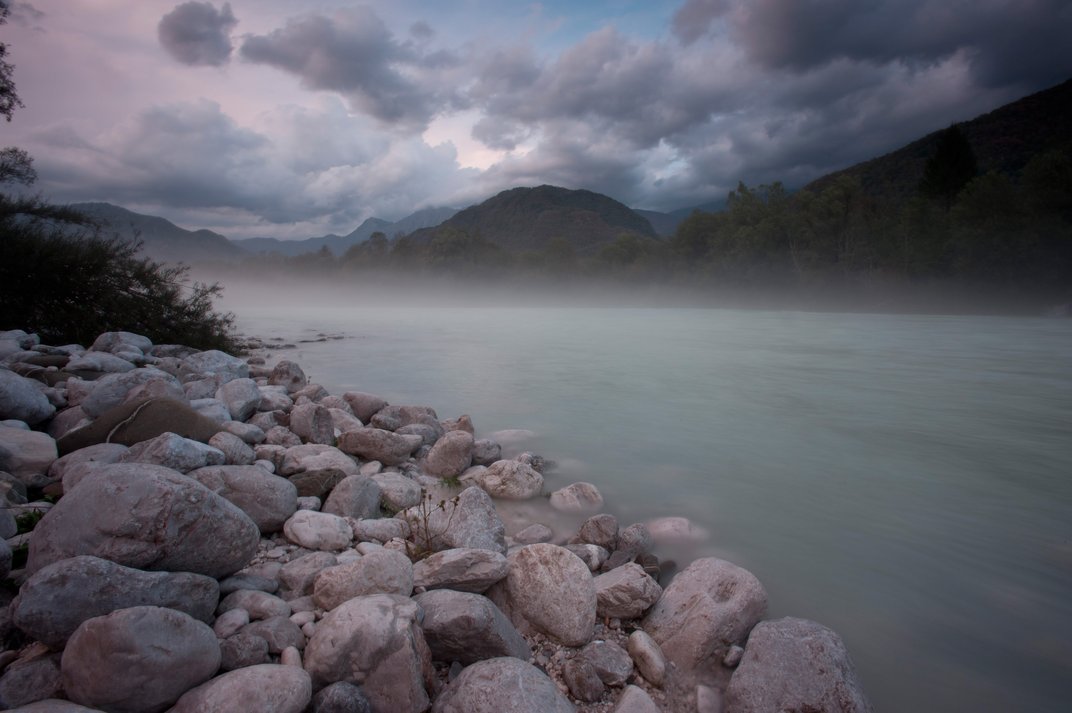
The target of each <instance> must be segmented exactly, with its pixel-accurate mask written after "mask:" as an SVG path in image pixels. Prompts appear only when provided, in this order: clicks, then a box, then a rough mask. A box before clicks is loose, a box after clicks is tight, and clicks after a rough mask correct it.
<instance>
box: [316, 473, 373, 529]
mask: <svg viewBox="0 0 1072 713" xmlns="http://www.w3.org/2000/svg"><path fill="white" fill-rule="evenodd" d="M321 510H322V511H323V512H328V513H331V514H332V515H339V516H341V517H353V518H358V519H360V518H366V517H377V516H378V515H379V514H380V486H379V485H376V481H375V480H373V479H372V478H369V477H368V476H366V475H360V474H356V473H355V474H354V475H350V476H347V477H346V478H344V479H343V480H341V481H339V483H338V484H337V485H336V486H335V488H334V489H333V490H332V491H331V495H329V496H328V499H327V500H325V501H324V507H322V508H321Z"/></svg>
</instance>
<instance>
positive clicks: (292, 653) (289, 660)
mask: <svg viewBox="0 0 1072 713" xmlns="http://www.w3.org/2000/svg"><path fill="white" fill-rule="evenodd" d="M309 626H313V624H310V625H309ZM279 663H281V664H283V665H284V666H293V667H294V668H300V669H301V670H303V671H304V670H305V668H304V667H303V666H302V660H301V651H299V650H298V649H297V648H295V647H293V646H288V647H287V648H285V649H283V651H282V652H281V653H280V654H279Z"/></svg>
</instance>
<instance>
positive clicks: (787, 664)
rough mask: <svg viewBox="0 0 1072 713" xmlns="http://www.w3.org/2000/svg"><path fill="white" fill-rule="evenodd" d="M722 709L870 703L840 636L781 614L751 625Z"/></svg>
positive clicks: (846, 710) (843, 712) (857, 710)
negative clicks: (782, 617)
mask: <svg viewBox="0 0 1072 713" xmlns="http://www.w3.org/2000/svg"><path fill="white" fill-rule="evenodd" d="M679 576H680V575H679ZM724 710H725V711H726V713H752V712H754V713H759V711H774V710H779V711H781V710H793V711H797V710H799V711H805V710H807V711H813V710H814V711H830V712H831V713H865V712H867V713H869V712H870V711H871V704H870V703H869V702H868V700H867V697H866V696H865V695H864V692H863V689H862V688H861V686H860V682H859V680H858V679H857V677H856V671H855V669H854V668H853V665H852V661H851V660H850V659H849V654H848V651H847V650H846V649H845V644H844V643H843V642H842V640H841V638H840V637H839V636H838V635H837V634H836V633H834V632H833V631H831V630H830V629H827V628H826V627H825V626H822V625H821V624H817V623H815V622H813V621H808V620H806V619H794V618H790V617H787V618H784V619H777V620H775V621H764V622H761V623H759V624H757V625H756V627H755V628H754V629H753V630H752V633H751V635H750V636H749V637H748V645H747V646H746V647H745V651H744V657H743V658H742V659H741V663H740V665H739V666H738V667H737V670H736V671H735V672H734V674H733V677H732V678H731V679H730V683H729V686H728V687H727V688H726V696H725V707H724Z"/></svg>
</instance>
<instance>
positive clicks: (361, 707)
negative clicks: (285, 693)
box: [313, 681, 372, 713]
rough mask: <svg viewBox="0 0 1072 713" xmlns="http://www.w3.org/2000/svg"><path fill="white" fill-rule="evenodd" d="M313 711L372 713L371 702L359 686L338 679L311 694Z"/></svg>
mask: <svg viewBox="0 0 1072 713" xmlns="http://www.w3.org/2000/svg"><path fill="white" fill-rule="evenodd" d="M313 713H372V704H371V703H369V701H368V699H367V698H365V694H364V693H362V692H361V689H360V688H358V687H357V686H355V685H353V684H352V683H346V682H345V681H339V682H338V683H333V684H331V685H330V686H328V687H327V688H324V689H322V690H320V691H319V692H318V693H317V694H316V695H315V696H313Z"/></svg>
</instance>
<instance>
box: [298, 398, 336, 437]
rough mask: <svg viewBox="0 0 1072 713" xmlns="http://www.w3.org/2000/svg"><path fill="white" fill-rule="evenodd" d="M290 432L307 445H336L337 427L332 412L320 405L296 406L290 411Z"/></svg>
mask: <svg viewBox="0 0 1072 713" xmlns="http://www.w3.org/2000/svg"><path fill="white" fill-rule="evenodd" d="M290 430H291V431H293V432H294V433H295V434H296V435H297V436H298V437H299V438H301V439H302V440H303V441H305V442H306V443H322V444H324V445H329V446H330V445H332V444H334V443H335V426H334V424H333V422H332V420H331V412H330V411H328V410H327V409H326V408H324V407H323V406H321V405H320V404H315V403H309V404H299V405H296V406H294V408H293V409H291V411H290Z"/></svg>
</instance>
